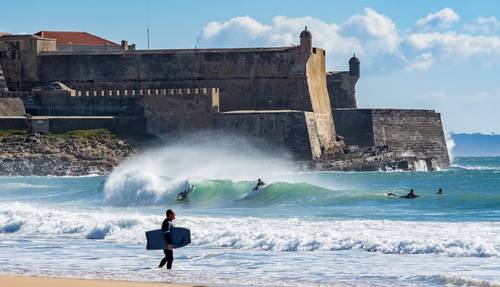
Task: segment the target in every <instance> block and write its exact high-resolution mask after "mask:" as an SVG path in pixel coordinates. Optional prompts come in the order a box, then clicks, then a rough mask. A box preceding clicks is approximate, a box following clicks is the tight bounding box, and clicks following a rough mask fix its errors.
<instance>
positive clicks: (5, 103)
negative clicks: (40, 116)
mask: <svg viewBox="0 0 500 287" xmlns="http://www.w3.org/2000/svg"><path fill="white" fill-rule="evenodd" d="M24 114H26V111H25V109H24V104H23V101H22V100H21V98H19V93H16V92H8V91H0V116H23V115H24Z"/></svg>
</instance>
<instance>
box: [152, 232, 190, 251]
mask: <svg viewBox="0 0 500 287" xmlns="http://www.w3.org/2000/svg"><path fill="white" fill-rule="evenodd" d="M170 234H171V237H172V244H173V245H174V249H176V248H181V247H184V246H186V245H188V244H190V243H191V231H189V229H187V228H183V227H172V228H170ZM146 239H147V241H148V243H147V245H146V249H147V250H159V249H167V240H166V239H165V236H164V235H163V230H161V229H155V230H150V231H146Z"/></svg>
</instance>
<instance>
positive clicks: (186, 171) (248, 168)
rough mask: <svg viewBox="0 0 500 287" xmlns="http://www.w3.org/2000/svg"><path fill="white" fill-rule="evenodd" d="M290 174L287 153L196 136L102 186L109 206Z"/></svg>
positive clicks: (149, 155) (125, 167)
mask: <svg viewBox="0 0 500 287" xmlns="http://www.w3.org/2000/svg"><path fill="white" fill-rule="evenodd" d="M294 170H295V166H294V164H293V163H292V162H291V161H290V158H289V156H288V154H287V153H286V152H284V151H281V150H276V149H274V148H269V146H266V145H264V144H263V143H260V142H256V141H255V140H252V139H247V138H242V137H231V136H227V135H225V136H217V135H216V136H214V135H206V134H202V135H196V136H191V137H188V138H185V139H182V140H181V141H178V142H176V143H173V144H170V145H167V146H165V147H162V148H157V149H153V150H150V151H147V152H145V153H143V154H141V155H139V156H137V157H134V158H132V159H130V160H128V161H126V162H125V163H123V164H122V165H121V166H119V167H118V168H116V169H115V170H114V171H113V172H112V173H111V175H110V176H109V177H108V179H107V181H106V184H105V186H104V192H105V202H106V203H109V204H112V205H144V204H155V203H161V202H163V201H164V200H165V198H166V196H170V197H171V195H173V194H175V195H176V194H178V193H179V192H181V191H183V190H185V189H186V188H187V187H188V186H189V184H191V183H196V182H200V181H203V180H207V179H211V180H222V179H224V180H232V181H242V180H255V179H257V178H260V177H265V178H266V179H267V180H271V181H272V180H274V179H277V178H279V175H280V174H283V173H289V172H291V171H294Z"/></svg>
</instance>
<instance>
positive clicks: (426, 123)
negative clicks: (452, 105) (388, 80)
mask: <svg viewBox="0 0 500 287" xmlns="http://www.w3.org/2000/svg"><path fill="white" fill-rule="evenodd" d="M372 117H373V137H374V141H375V144H376V145H389V146H391V147H392V148H393V150H394V151H395V152H396V154H398V155H400V156H405V157H411V156H414V157H417V158H422V159H426V161H427V162H428V165H429V163H432V166H433V168H435V167H447V166H449V165H450V159H449V156H448V149H447V147H446V139H445V136H444V133H443V126H442V123H441V115H440V114H439V113H436V112H435V111H433V110H397V109H373V110H372Z"/></svg>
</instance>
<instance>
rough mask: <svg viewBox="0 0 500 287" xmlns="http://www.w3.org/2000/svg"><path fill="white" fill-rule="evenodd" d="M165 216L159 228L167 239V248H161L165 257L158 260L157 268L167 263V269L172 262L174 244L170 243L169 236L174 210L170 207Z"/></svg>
mask: <svg viewBox="0 0 500 287" xmlns="http://www.w3.org/2000/svg"><path fill="white" fill-rule="evenodd" d="M166 216H167V217H166V218H165V220H163V223H162V225H161V230H163V234H164V235H165V240H167V244H168V245H167V249H163V253H165V257H163V259H162V260H161V262H160V265H159V266H158V268H162V267H163V266H165V263H167V269H172V262H174V246H173V245H172V237H171V236H170V228H172V227H174V224H173V223H172V221H173V220H174V219H175V212H174V211H173V210H172V209H168V210H167V212H166Z"/></svg>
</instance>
